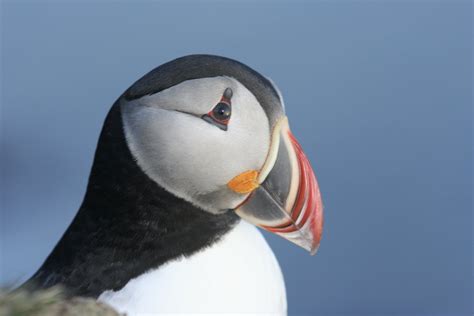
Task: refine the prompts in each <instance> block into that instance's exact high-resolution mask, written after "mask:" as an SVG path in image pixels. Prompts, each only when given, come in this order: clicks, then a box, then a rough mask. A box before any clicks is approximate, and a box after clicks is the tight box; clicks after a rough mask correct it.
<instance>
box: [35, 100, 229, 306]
mask: <svg viewBox="0 0 474 316" xmlns="http://www.w3.org/2000/svg"><path fill="white" fill-rule="evenodd" d="M237 222H238V217H237V216H236V215H235V214H234V213H233V212H227V213H224V214H221V215H213V214H210V213H208V212H205V211H203V210H201V209H199V208H197V207H196V206H194V205H192V204H191V203H189V202H187V201H184V200H182V199H180V198H178V197H176V196H174V195H172V194H171V193H169V192H167V191H166V190H164V189H163V188H161V187H160V186H158V185H157V184H156V183H155V182H154V181H152V180H151V179H150V178H148V176H146V175H145V174H144V173H143V172H142V170H141V169H140V167H139V166H138V165H137V163H136V162H135V160H134V159H133V157H132V154H131V153H130V150H129V149H128V146H127V144H126V141H125V137H124V132H123V125H122V120H121V113H120V107H119V103H118V102H116V103H115V104H114V106H113V107H112V109H111V110H110V112H109V114H108V115H107V118H106V120H105V123H104V127H103V129H102V132H101V135H100V138H99V143H98V145H97V150H96V153H95V158H94V164H93V166H92V171H91V174H90V177H89V184H88V187H87V192H86V196H85V198H84V201H83V203H82V205H81V208H80V209H79V211H78V213H77V215H76V217H75V218H74V220H73V222H72V223H71V225H70V226H69V228H68V229H67V231H66V232H65V234H64V235H63V237H62V238H61V240H60V241H59V243H58V244H57V245H56V247H55V248H54V250H53V252H52V253H51V254H50V255H49V257H48V258H47V259H46V261H45V263H44V264H43V265H42V267H41V268H40V269H39V270H38V272H36V274H35V275H34V276H33V277H32V278H31V279H30V280H29V281H28V283H27V284H26V285H27V286H32V287H50V286H53V285H58V284H59V285H62V286H64V287H65V288H66V290H67V292H68V293H70V294H73V295H82V296H90V297H98V296H99V295H100V294H101V293H102V292H103V291H105V290H119V289H121V288H122V287H123V286H125V285H126V284H127V282H128V281H129V280H130V279H133V278H135V277H137V276H139V275H141V274H142V273H144V272H146V271H149V270H150V269H154V268H157V267H158V266H160V265H162V264H164V263H166V262H168V261H170V260H173V259H176V258H178V257H180V256H182V255H184V256H189V255H191V254H193V253H195V252H196V251H199V250H200V249H203V248H205V247H207V246H209V245H211V244H212V243H214V242H216V241H217V240H218V239H219V238H220V237H221V236H223V235H224V234H225V233H227V232H228V231H230V229H231V228H232V227H233V226H234V225H235V224H236V223H237Z"/></svg>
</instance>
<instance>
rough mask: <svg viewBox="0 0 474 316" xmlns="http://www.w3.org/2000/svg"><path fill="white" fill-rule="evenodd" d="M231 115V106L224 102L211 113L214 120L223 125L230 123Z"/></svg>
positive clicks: (218, 104)
mask: <svg viewBox="0 0 474 316" xmlns="http://www.w3.org/2000/svg"><path fill="white" fill-rule="evenodd" d="M231 113H232V109H231V107H230V105H229V104H227V103H224V102H219V103H217V105H216V106H215V107H214V109H213V110H212V111H211V112H209V114H210V116H211V117H212V118H213V119H215V120H216V121H218V122H219V123H223V124H227V123H228V122H229V119H230V115H231Z"/></svg>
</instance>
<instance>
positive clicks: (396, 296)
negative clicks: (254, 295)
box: [0, 0, 473, 315]
mask: <svg viewBox="0 0 474 316" xmlns="http://www.w3.org/2000/svg"><path fill="white" fill-rule="evenodd" d="M1 21H2V49H1V52H2V69H1V75H2V97H1V115H2V117H1V133H2V135H1V143H2V144H1V172H2V174H1V181H2V182H1V194H2V199H1V203H2V204H1V211H2V213H1V260H0V264H1V266H0V284H1V285H4V286H5V285H8V284H14V283H17V282H20V281H21V280H24V279H25V278H27V277H29V276H30V275H31V274H32V273H33V272H34V271H35V270H36V269H37V268H38V267H39V265H40V264H41V263H42V261H43V260H44V259H45V257H46V256H47V255H48V253H49V251H50V250H51V249H52V247H53V246H54V245H55V243H56V242H57V241H58V239H59V238H60V237H61V235H62V233H63V231H64V230H65V229H66V227H67V225H68V224H69V222H70V221H71V219H72V218H73V216H74V214H75V212H76V210H77V209H78V207H79V205H80V203H81V200H82V198H83V195H84V192H85V187H86V183H87V178H88V173H89V169H90V167H91V162H92V157H93V153H94V149H95V146H96V142H97V137H98V134H99V131H100V129H101V125H102V122H103V119H104V117H105V115H106V113H107V111H108V109H109V107H110V106H111V105H112V103H113V102H114V101H115V99H116V98H117V97H118V96H119V95H120V94H121V93H122V92H123V91H124V90H125V89H126V88H127V87H128V86H129V85H130V84H131V83H132V82H134V81H135V80H136V79H138V78H139V77H141V76H142V75H143V74H144V73H146V72H148V71H149V70H151V69H152V68H154V67H155V66H158V65H160V64H162V63H163V62H166V61H168V60H170V59H173V58H176V57H179V56H182V55H186V54H190V53H212V54H219V55H224V56H228V57H231V58H235V59H237V60H240V61H242V62H244V63H246V64H248V65H249V66H251V67H253V68H255V69H256V70H258V71H260V72H261V73H263V74H265V75H266V76H269V77H271V78H272V79H273V80H274V81H275V82H276V83H277V84H278V85H279V87H280V88H281V90H282V92H283V94H284V96H285V101H286V106H287V113H288V116H289V118H290V122H291V123H292V129H293V132H294V134H295V135H296V136H297V137H298V138H299V140H300V142H301V143H302V145H303V147H304V148H305V150H306V153H307V154H308V156H309V157H310V159H311V161H312V162H313V166H314V168H315V170H316V174H317V175H318V178H319V182H320V185H321V190H322V194H323V199H324V203H325V212H326V213H325V220H326V221H325V222H326V225H325V232H324V237H323V241H322V245H321V248H320V252H319V253H318V255H317V256H315V257H311V256H309V255H308V254H307V253H306V252H304V251H303V250H301V249H299V248H297V247H294V246H293V245H291V244H290V243H288V242H286V241H284V240H282V239H280V238H278V237H274V236H270V235H269V234H267V233H265V236H266V238H267V240H269V242H270V244H271V246H272V248H273V249H274V251H275V253H276V255H277V257H278V259H279V261H280V264H281V266H282V269H283V272H284V275H285V278H286V284H287V290H288V300H289V311H290V314H318V313H319V314H321V315H331V314H347V315H368V314H403V315H418V314H427V315H435V314H437V315H438V314H439V315H470V314H471V312H472V298H473V296H472V280H473V274H472V245H473V244H472V237H473V235H472V233H471V232H472V146H473V144H472V126H471V125H472V3H471V2H470V1H447V0H446V1H401V2H396V1H381V2H376V1H342V2H339V1H338V2H329V1H325V2H316V3H314V2H298V1H291V2H290V1H287V2H251V1H239V2H237V1H235V2H228V3H224V2H219V1H209V2H201V3H199V4H198V3H193V2H185V1H178V2H171V1H169V2H133V3H132V2H115V1H110V2H109V1H104V2H96V3H93V2H86V3H82V4H81V3H77V2H62V3H61V2H44V1H41V2H40V3H33V2H21V1H20V2H10V1H6V2H5V1H3V2H2V17H1Z"/></svg>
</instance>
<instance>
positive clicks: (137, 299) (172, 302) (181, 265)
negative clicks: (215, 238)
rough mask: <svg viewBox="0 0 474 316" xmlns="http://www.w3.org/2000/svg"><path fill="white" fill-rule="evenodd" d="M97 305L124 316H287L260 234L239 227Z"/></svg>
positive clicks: (271, 259)
mask: <svg viewBox="0 0 474 316" xmlns="http://www.w3.org/2000/svg"><path fill="white" fill-rule="evenodd" d="M99 300H101V301H103V302H106V303H108V304H110V305H111V306H113V307H114V308H116V309H117V310H118V311H120V312H125V313H127V315H153V314H169V313H192V314H198V313H199V314H210V313H226V314H227V313H232V314H236V313H252V314H257V313H258V314H261V313H265V314H273V315H285V314H286V292H285V284H284V281H283V276H282V273H281V270H280V267H279V265H278V262H277V261H276V259H275V256H274V254H273V252H272V251H271V249H270V247H269V246H268V244H267V242H266V241H265V239H264V238H263V236H262V235H261V234H260V232H259V231H258V230H257V229H256V228H255V227H253V226H251V225H250V224H247V223H245V222H243V221H241V223H239V224H238V225H237V226H236V227H235V228H234V229H233V230H232V231H230V232H229V233H228V234H226V235H225V236H224V237H223V238H222V240H220V241H219V242H217V243H215V244H214V245H212V246H211V247H209V248H206V249H204V250H202V251H200V252H199V253H196V254H194V255H192V256H191V257H189V258H184V257H182V258H180V259H178V260H175V261H171V262H169V263H167V264H165V265H163V266H161V267H159V268H158V269H156V270H152V271H150V272H148V273H145V274H143V275H141V276H139V277H137V278H135V279H132V280H130V281H129V282H128V283H127V284H126V286H125V287H124V288H123V289H121V290H120V291H117V292H114V291H105V292H104V293H102V294H101V295H100V297H99Z"/></svg>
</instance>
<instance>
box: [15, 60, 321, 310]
mask: <svg viewBox="0 0 474 316" xmlns="http://www.w3.org/2000/svg"><path fill="white" fill-rule="evenodd" d="M322 226H323V208H322V200H321V196H320V191H319V186H318V183H317V180H316V177H315V174H314V172H313V169H312V167H311V164H310V162H309V160H308V158H307V157H306V155H305V154H304V152H303V150H302V148H301V146H300V144H299V143H298V141H297V140H296V138H295V136H294V135H293V134H292V133H291V130H290V127H289V122H288V118H287V116H286V115H285V107H284V101H283V98H282V95H281V93H280V90H279V89H278V88H277V87H276V85H275V84H274V83H273V81H272V80H271V79H269V78H267V77H265V76H263V75H261V74H259V73H258V72H257V71H255V70H253V69H252V68H250V67H248V66H246V65H245V64H243V63H241V62H238V61H236V60H233V59H229V58H225V57H221V56H214V55H188V56H184V57H180V58H177V59H174V60H172V61H169V62H167V63H165V64H162V65H161V66H158V67H157V68H155V69H153V70H152V71H150V72H149V73H147V74H145V75H144V76H143V77H142V78H140V79H139V80H138V81H136V82H135V83H134V84H132V85H131V86H130V87H129V88H128V89H127V90H126V91H125V92H124V93H123V94H122V95H121V96H120V97H119V98H118V99H117V101H116V102H115V103H114V104H113V105H112V107H111V109H110V111H109V112H108V114H107V116H106V118H105V121H104V124H103V127H102V131H101V133H100V136H99V140H98V144H97V148H96V151H95V156H94V161H93V164H92V168H91V172H90V175H89V181H88V184H87V190H86V193H85V196H84V199H83V202H82V204H81V206H80V208H79V210H78V212H77V213H76V215H75V217H74V219H73V220H72V222H71V224H70V225H69V227H68V228H67V230H66V231H65V233H64V235H63V236H62V238H61V239H60V241H59V242H58V243H57V245H56V246H55V247H54V249H53V251H52V252H51V253H50V254H49V256H48V257H47V258H46V260H45V261H44V263H43V264H42V266H41V267H40V268H39V269H38V271H37V272H36V273H35V274H34V275H33V276H32V277H31V278H30V279H29V280H28V281H27V282H26V283H25V284H24V286H25V287H27V288H29V289H48V288H52V287H55V286H60V287H61V288H62V289H63V290H64V291H65V293H67V295H68V296H71V297H75V296H79V297H85V298H92V299H96V300H97V301H99V302H101V303H105V304H107V305H110V306H111V307H113V308H114V309H115V310H117V311H118V312H120V313H126V314H127V315H159V314H169V313H188V314H194V313H196V314H210V313H233V314H235V313H237V314H240V313H251V314H257V313H258V314H260V313H265V314H274V315H285V314H286V313H287V302H286V290H285V283H284V278H283V274H282V271H281V269H280V266H279V264H278V261H277V260H276V258H275V255H274V254H273V252H272V250H271V248H270V247H269V245H268V244H267V242H266V241H265V239H264V237H263V236H262V234H261V232H260V231H259V229H257V227H259V228H261V229H263V230H266V231H269V232H271V233H275V234H277V235H279V236H281V237H283V238H285V239H287V240H288V241H290V242H292V243H294V244H296V245H298V246H300V247H302V248H304V249H306V250H307V251H309V252H310V253H311V254H314V253H315V252H316V250H317V249H318V247H319V243H320V240H321V234H322Z"/></svg>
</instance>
